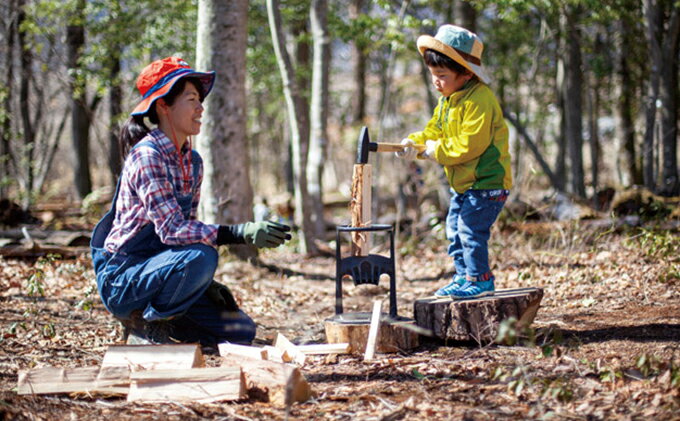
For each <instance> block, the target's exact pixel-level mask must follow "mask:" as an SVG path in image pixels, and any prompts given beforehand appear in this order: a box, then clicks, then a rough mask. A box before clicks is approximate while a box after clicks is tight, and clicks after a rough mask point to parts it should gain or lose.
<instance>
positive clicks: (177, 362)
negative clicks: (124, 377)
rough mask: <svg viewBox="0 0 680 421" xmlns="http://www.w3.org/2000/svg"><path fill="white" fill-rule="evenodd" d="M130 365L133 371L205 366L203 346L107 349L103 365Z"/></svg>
mask: <svg viewBox="0 0 680 421" xmlns="http://www.w3.org/2000/svg"><path fill="white" fill-rule="evenodd" d="M116 366H125V367H130V370H132V371H140V370H160V369H177V370H181V369H186V368H196V367H204V366H205V361H204V359H203V353H202V352H201V347H200V346H199V345H197V344H180V345H112V346H110V347H109V348H108V349H107V350H106V354H104V359H103V360H102V367H116Z"/></svg>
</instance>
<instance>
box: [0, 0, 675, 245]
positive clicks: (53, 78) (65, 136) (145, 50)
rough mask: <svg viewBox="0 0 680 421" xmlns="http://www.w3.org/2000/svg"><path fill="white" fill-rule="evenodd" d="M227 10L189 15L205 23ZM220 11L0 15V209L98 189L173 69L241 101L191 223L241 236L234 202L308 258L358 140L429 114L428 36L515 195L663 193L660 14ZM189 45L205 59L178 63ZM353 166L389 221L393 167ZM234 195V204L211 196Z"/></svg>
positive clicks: (670, 170)
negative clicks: (142, 75) (142, 82)
mask: <svg viewBox="0 0 680 421" xmlns="http://www.w3.org/2000/svg"><path fill="white" fill-rule="evenodd" d="M227 3H229V2H228V0H211V1H206V2H205V4H209V5H212V7H215V8H216V10H221V9H220V8H221V7H227V6H228V5H226V4H227ZM236 3H237V4H238V5H239V7H240V8H241V9H240V10H243V11H244V12H242V13H241V14H234V13H213V14H212V15H209V16H208V15H205V13H206V12H205V11H206V10H210V8H207V7H205V5H204V3H203V0H201V6H200V7H199V1H198V0H193V1H184V0H144V1H134V2H133V1H131V0H7V1H5V2H3V4H2V5H1V6H0V51H1V54H0V75H1V79H2V83H1V84H0V176H1V177H2V179H1V180H0V181H1V182H0V192H1V193H2V195H1V196H2V197H3V198H10V199H12V200H15V201H17V202H19V203H21V204H22V206H24V207H26V208H28V207H29V206H31V205H32V204H33V203H36V202H39V201H45V200H50V199H52V198H62V199H63V198H64V197H68V198H70V199H71V200H74V201H80V200H82V199H83V198H84V197H86V196H87V195H88V194H89V193H91V192H92V191H95V190H99V189H101V188H106V187H109V188H110V187H111V186H112V185H114V183H115V180H116V177H117V175H118V172H119V171H120V156H119V154H118V151H117V146H116V136H117V132H118V129H119V126H120V122H121V121H122V120H123V119H125V118H126V115H127V112H128V110H130V109H131V108H132V106H133V105H134V103H135V102H136V101H137V98H138V93H137V91H136V89H135V83H134V82H135V78H136V75H137V74H138V73H139V71H140V70H141V68H142V67H143V66H144V65H146V64H147V63H148V62H150V61H152V60H154V59H158V58H162V57H165V56H168V55H179V56H181V57H183V58H185V59H186V60H187V61H188V62H189V63H191V64H192V65H194V66H196V67H198V68H199V69H202V70H205V69H208V68H212V69H215V70H216V71H217V74H218V82H217V84H218V86H222V87H223V89H221V90H220V91H218V95H217V96H215V97H214V98H211V101H212V102H210V103H209V105H210V107H213V108H214V107H218V106H219V105H218V104H222V105H224V103H225V102H229V100H230V98H238V97H239V95H243V94H241V93H239V92H245V100H244V101H245V103H244V105H242V106H238V105H235V106H230V107H227V108H224V109H223V110H224V111H223V112H222V113H221V114H220V112H211V113H206V116H205V117H204V119H208V120H209V121H212V122H213V123H214V122H216V121H218V120H221V121H222V120H223V121H222V123H221V124H222V125H215V126H212V127H215V128H218V129H217V130H215V131H213V132H211V133H210V134H208V133H207V132H206V133H205V135H206V136H207V137H211V138H214V137H215V136H218V137H222V138H225V139H226V140H223V141H222V143H220V142H217V143H215V144H210V143H202V142H204V140H200V141H199V144H201V145H204V146H200V148H201V153H202V154H203V155H204V157H205V156H206V154H213V155H212V156H210V157H208V159H209V160H210V161H211V162H212V165H214V166H215V168H214V170H213V171H212V173H211V174H213V175H211V179H210V180H208V181H209V182H208V183H206V185H207V186H211V187H210V189H208V191H206V193H205V194H206V195H208V196H209V195H210V194H211V193H213V192H214V193H215V197H213V198H210V197H208V198H206V199H208V200H206V202H205V203H207V204H211V206H212V208H211V209H210V210H209V213H210V212H215V214H214V218H215V220H217V221H220V222H227V221H229V220H230V219H242V218H245V217H247V216H248V215H250V214H251V213H250V212H251V207H252V203H251V202H252V200H253V199H251V197H254V200H255V201H256V202H258V203H262V202H265V201H266V202H267V203H268V204H269V206H270V207H274V206H275V205H276V206H278V213H279V214H281V215H282V216H283V217H287V218H290V220H291V221H293V222H294V223H295V224H296V225H297V226H298V227H300V228H303V232H304V235H300V236H299V238H300V241H301V244H300V248H301V250H303V251H305V252H308V253H315V252H316V250H317V248H316V243H315V240H317V239H319V238H322V237H323V232H324V230H325V227H326V226H327V225H328V224H329V223H330V221H327V220H326V216H324V207H323V206H322V205H323V204H324V202H326V203H328V202H331V201H334V200H336V199H337V198H338V197H339V198H340V199H343V200H346V199H347V197H348V193H349V184H350V182H351V166H352V164H353V161H354V155H355V152H356V138H357V136H358V132H359V129H360V127H361V126H362V125H366V126H368V127H369V130H370V133H371V137H372V138H373V140H379V141H388V142H389V141H391V142H398V141H399V140H400V139H401V138H403V137H404V136H405V135H406V134H408V133H410V132H411V131H415V130H419V129H421V128H422V126H423V125H424V124H425V122H426V121H427V119H428V118H429V117H430V115H431V110H432V107H433V105H434V104H435V102H436V99H437V96H436V95H437V93H436V92H435V91H433V90H432V89H431V87H430V82H429V77H428V75H427V69H426V68H425V67H424V66H423V64H422V61H421V60H420V56H419V54H418V53H417V51H416V48H415V40H416V38H417V37H418V36H419V35H421V34H423V33H428V34H434V33H435V32H436V29H437V27H438V26H439V25H441V24H443V23H456V24H459V25H462V26H466V27H468V28H471V29H473V30H475V31H476V32H477V33H478V34H479V35H480V37H481V38H482V40H483V41H484V44H485V51H484V57H483V61H484V63H485V65H486V67H487V68H488V70H489V72H490V73H491V74H492V76H493V82H492V83H491V87H492V89H493V90H494V91H495V92H496V94H497V95H498V97H499V99H500V100H501V102H502V105H503V107H504V109H505V111H506V114H507V116H508V120H509V123H510V126H511V128H512V133H513V137H512V148H513V150H512V153H513V160H514V162H513V171H514V176H515V180H516V188H515V189H514V191H513V195H515V197H521V196H528V195H532V194H537V192H542V193H541V194H549V193H550V192H555V191H557V192H562V193H567V194H570V195H571V196H572V197H574V198H577V199H587V200H590V199H592V198H594V197H596V196H597V194H598V192H600V191H602V190H604V189H606V188H614V189H624V188H628V187H631V186H636V185H642V186H644V187H646V188H647V189H648V190H650V191H651V192H653V193H656V194H660V195H664V196H677V195H679V194H680V181H679V179H678V164H677V162H678V160H677V156H678V150H677V149H678V148H677V136H678V135H677V133H678V130H677V125H678V108H679V105H678V94H679V92H678V91H679V88H678V59H679V55H680V52H679V38H680V16H679V15H680V12H679V10H680V2H678V1H677V0H604V1H597V0H499V1H487V0H471V1H464V0H447V1H443V0H441V1H423V0H411V1H409V0H335V1H332V2H329V1H327V0H249V1H248V0H239V2H236ZM246 9H247V12H245V10H246ZM243 13H247V16H245V17H244V16H243ZM199 14H201V16H199ZM236 16H239V17H236ZM225 27H226V28H230V29H229V30H227V31H226V32H224V33H223V34H222V37H223V38H221V39H222V40H223V41H222V42H215V40H219V39H220V38H219V37H216V36H215V32H216V31H220V30H224V28H225ZM220 28H221V29H220ZM239 31H240V32H239ZM206 37H208V38H206ZM209 37H213V38H212V39H213V42H211V43H209V44H207V45H209V48H203V49H201V48H200V47H197V46H201V45H206V44H205V40H206V39H209ZM244 40H245V41H244ZM232 42H236V43H237V44H232ZM202 43H204V44H202ZM238 43H241V44H243V43H245V46H244V47H245V62H244V64H241V63H242V61H238V60H237V61H236V63H238V66H240V67H241V68H243V70H244V72H245V74H244V77H243V78H242V77H240V76H239V74H240V72H239V71H238V69H236V68H234V67H232V66H230V65H229V63H231V62H232V59H231V58H230V57H238V56H233V54H236V52H234V51H232V49H233V45H239V44H238ZM275 46H276V48H275ZM197 48H198V51H199V52H198V53H197ZM225 60H226V61H225ZM203 67H205V69H203ZM241 79H243V81H241ZM243 89H244V90H243ZM241 90H243V91H241ZM243 107H245V108H244V109H242V108H243ZM225 113H226V114H225ZM204 127H208V126H206V125H204ZM225 131H232V132H231V133H232V135H231V136H230V135H228V134H226V133H224V132H225ZM240 136H242V138H240V140H239V139H231V138H232V137H240ZM212 141H214V139H211V140H210V141H208V140H207V138H206V140H205V142H212ZM224 142H233V143H230V144H233V145H240V146H239V147H237V148H236V149H234V150H232V149H231V146H229V147H227V146H225V144H224ZM239 148H242V149H239ZM241 150H242V152H241ZM371 159H375V168H374V170H375V172H376V174H375V175H374V177H375V180H374V187H375V190H376V196H375V197H376V203H377V205H376V206H379V207H382V206H391V205H394V204H395V200H396V199H395V198H397V197H399V196H400V195H402V194H403V191H402V189H403V186H405V185H407V184H408V182H409V180H410V179H411V178H412V176H413V173H412V172H411V171H412V170H413V167H412V166H409V165H407V163H404V162H400V161H397V160H395V159H392V157H388V156H386V155H383V156H373V157H371ZM418 166H419V167H422V170H423V171H424V172H423V174H424V185H425V186H427V188H429V189H432V190H442V186H441V181H442V177H441V173H440V171H439V170H438V169H436V168H435V167H433V166H430V165H429V164H426V163H419V165H418ZM234 168H239V169H241V170H242V171H245V172H246V176H245V177H242V176H240V175H239V176H238V177H240V178H239V180H240V181H237V180H235V179H234V177H236V176H235V175H233V174H234V173H231V172H229V171H227V170H231V169H234ZM416 169H417V168H416ZM237 173H238V171H237ZM229 174H231V175H229ZM229 182H232V183H237V184H238V185H240V186H241V187H240V188H239V189H236V190H234V188H235V187H233V186H232V187H231V188H230V187H229V186H228V184H229ZM244 183H245V184H248V185H249V186H247V187H246V186H243V184H244ZM241 189H245V190H241ZM248 189H251V191H252V193H251V194H245V197H246V200H245V201H234V200H233V199H234V198H233V197H230V196H229V195H230V194H241V193H238V192H239V191H245V192H246V193H247V192H248ZM229 192H232V193H229ZM230 206H231V208H230ZM244 208H246V210H243V209H244ZM218 209H219V210H218ZM380 214H381V211H380V209H377V210H376V212H374V215H380Z"/></svg>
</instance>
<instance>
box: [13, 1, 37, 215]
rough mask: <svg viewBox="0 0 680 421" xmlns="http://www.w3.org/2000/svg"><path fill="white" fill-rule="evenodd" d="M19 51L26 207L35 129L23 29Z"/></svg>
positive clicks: (20, 19) (22, 3) (21, 11)
mask: <svg viewBox="0 0 680 421" xmlns="http://www.w3.org/2000/svg"><path fill="white" fill-rule="evenodd" d="M25 4H26V2H25V0H19V3H18V6H17V7H18V10H19V17H18V22H17V28H19V27H21V24H22V22H23V21H24V20H25V19H26V13H25V11H24V8H25ZM18 41H19V51H21V56H20V60H19V61H20V74H21V83H20V85H19V104H20V105H19V107H20V114H21V127H22V129H23V137H24V159H25V161H26V175H25V178H24V180H23V181H24V190H25V192H26V193H27V194H26V195H25V196H24V199H23V200H22V205H23V207H24V209H27V208H28V207H29V205H30V203H31V196H32V195H31V192H32V191H33V181H34V174H33V145H34V144H35V129H34V126H33V121H32V120H31V110H30V102H29V91H30V81H31V80H32V70H31V66H32V64H33V54H32V52H31V50H30V49H29V48H27V45H26V36H25V33H24V32H23V31H19V37H18Z"/></svg>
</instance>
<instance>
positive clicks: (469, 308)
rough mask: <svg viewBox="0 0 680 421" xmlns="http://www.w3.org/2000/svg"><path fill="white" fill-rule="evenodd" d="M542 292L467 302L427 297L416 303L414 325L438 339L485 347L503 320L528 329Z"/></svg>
mask: <svg viewBox="0 0 680 421" xmlns="http://www.w3.org/2000/svg"><path fill="white" fill-rule="evenodd" d="M542 298H543V289H542V288H519V289H501V290H497V291H496V292H495V293H494V295H492V296H488V297H481V298H476V299H470V300H452V299H451V298H436V297H427V298H421V299H419V300H416V302H415V303H414V304H413V314H414V317H415V319H416V324H417V325H418V326H419V327H422V328H424V329H429V330H431V331H432V334H433V335H434V336H435V337H437V338H441V339H449V340H454V341H470V340H473V341H477V342H479V343H489V342H492V341H494V340H495V339H496V335H497V334H498V327H499V326H500V323H501V322H502V321H503V320H507V319H509V318H510V317H515V318H516V319H517V320H518V321H519V323H520V325H522V326H529V325H530V324H531V323H532V322H533V320H534V317H536V312H537V311H538V307H539V306H540V304H541V299H542Z"/></svg>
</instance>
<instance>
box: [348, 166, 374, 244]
mask: <svg viewBox="0 0 680 421" xmlns="http://www.w3.org/2000/svg"><path fill="white" fill-rule="evenodd" d="M371 168H372V167H371V165H370V164H355V165H354V167H353V171H352V192H351V194H352V199H351V201H350V216H351V226H353V227H363V226H367V225H370V224H371V201H372V198H371V186H372V184H373V181H372V170H371ZM351 237H352V250H351V253H352V256H368V253H369V250H370V249H371V239H370V235H369V233H368V232H353V233H352V234H351Z"/></svg>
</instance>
